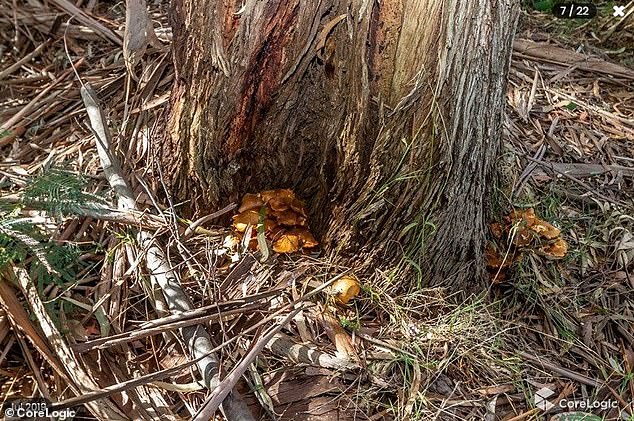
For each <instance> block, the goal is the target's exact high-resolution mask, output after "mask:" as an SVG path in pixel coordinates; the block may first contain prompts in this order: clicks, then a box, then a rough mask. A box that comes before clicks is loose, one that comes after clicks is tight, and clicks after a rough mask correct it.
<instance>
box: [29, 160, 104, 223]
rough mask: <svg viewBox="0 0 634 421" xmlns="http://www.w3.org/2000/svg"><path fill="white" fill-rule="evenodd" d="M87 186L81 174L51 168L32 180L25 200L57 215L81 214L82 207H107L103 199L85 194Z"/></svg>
mask: <svg viewBox="0 0 634 421" xmlns="http://www.w3.org/2000/svg"><path fill="white" fill-rule="evenodd" d="M87 185H88V182H87V180H86V178H85V177H84V176H82V175H80V174H76V173H72V172H70V171H66V170H62V169H58V168H51V169H48V170H46V171H45V172H43V173H42V174H41V175H39V176H37V177H36V178H34V179H33V180H31V182H30V183H29V184H28V185H27V186H26V189H25V192H24V196H23V200H24V203H25V204H28V205H36V206H37V207H39V208H42V209H44V210H46V211H48V212H50V213H52V214H55V215H67V214H73V213H80V206H83V207H86V206H91V205H94V206H95V207H97V206H103V205H107V202H106V201H105V200H104V199H103V198H101V197H99V196H97V195H95V194H91V193H87V192H85V191H84V190H85V189H86V186H87Z"/></svg>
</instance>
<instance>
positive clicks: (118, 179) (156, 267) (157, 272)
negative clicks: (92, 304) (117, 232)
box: [81, 85, 254, 420]
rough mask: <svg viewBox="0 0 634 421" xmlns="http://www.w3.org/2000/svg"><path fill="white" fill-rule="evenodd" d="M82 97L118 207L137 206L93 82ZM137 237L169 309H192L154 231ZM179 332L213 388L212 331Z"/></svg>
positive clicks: (237, 404) (231, 408)
mask: <svg viewBox="0 0 634 421" xmlns="http://www.w3.org/2000/svg"><path fill="white" fill-rule="evenodd" d="M81 97H82V99H83V101H84V105H85V107H86V112H87V113H88V117H89V119H90V126H91V127H92V129H93V131H94V135H95V143H96V146H97V153H98V154H99V159H100V161H101V164H102V167H103V171H104V174H105V176H106V179H107V180H108V182H109V183H110V186H111V187H112V189H113V190H114V191H115V193H116V194H117V198H118V203H119V207H120V208H123V209H133V210H138V209H137V207H136V202H135V200H134V196H133V193H132V190H131V189H130V187H129V186H128V184H127V182H126V181H125V179H124V178H123V176H122V171H121V168H120V167H119V163H118V162H117V160H116V158H115V157H114V156H113V155H112V154H111V152H110V145H111V137H110V133H109V131H108V129H107V126H106V123H105V121H106V119H105V116H104V114H103V110H102V109H101V108H100V106H99V103H98V100H97V94H96V92H95V91H94V90H93V89H92V87H91V86H90V85H84V86H82V88H81ZM137 241H138V242H139V244H140V245H141V248H142V249H143V250H147V252H146V255H145V260H146V265H147V269H148V272H149V274H150V281H151V284H152V287H153V288H157V287H158V288H160V290H161V291H162V292H163V295H164V296H165V301H166V302H167V304H168V308H169V311H170V312H171V313H179V312H184V311H188V310H191V309H192V304H191V302H190V300H189V297H188V296H187V295H186V294H185V293H184V292H183V289H182V288H181V285H180V282H179V281H178V277H177V276H176V274H175V273H174V271H173V270H172V268H171V267H170V266H169V264H168V263H167V259H166V258H165V254H164V253H163V250H161V248H160V247H158V246H157V245H156V243H155V242H154V241H153V237H152V235H151V234H150V233H148V232H146V231H143V230H140V231H139V232H138V234H137ZM180 333H181V336H182V337H183V339H184V342H185V345H186V346H187V348H188V350H189V352H190V354H191V356H192V357H193V358H194V359H196V360H197V363H196V366H197V368H198V371H199V372H200V373H201V375H202V377H203V383H204V385H205V387H207V389H209V390H210V391H213V390H214V389H215V388H216V387H217V386H218V384H219V379H218V376H219V374H218V366H219V361H218V357H217V356H216V355H215V354H214V353H213V352H212V350H213V345H212V343H211V338H210V336H209V334H208V333H207V332H206V330H205V329H204V327H203V326H200V325H198V326H187V327H183V328H181V329H180ZM198 358H201V359H200V360H199V359H198ZM227 399H228V401H227V402H225V403H223V410H224V412H225V415H226V417H227V418H228V419H229V420H250V419H254V418H253V416H252V415H251V414H250V412H249V410H248V408H247V407H246V404H244V403H243V402H242V398H241V397H240V395H239V394H238V393H237V392H234V393H232V394H230V395H228V396H227Z"/></svg>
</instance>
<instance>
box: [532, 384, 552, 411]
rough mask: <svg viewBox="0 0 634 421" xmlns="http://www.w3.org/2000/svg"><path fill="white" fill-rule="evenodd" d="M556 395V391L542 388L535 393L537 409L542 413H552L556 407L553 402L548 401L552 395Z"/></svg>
mask: <svg viewBox="0 0 634 421" xmlns="http://www.w3.org/2000/svg"><path fill="white" fill-rule="evenodd" d="M554 394H555V391H553V390H551V389H549V388H547V387H542V388H541V389H539V390H538V391H537V392H535V408H539V409H541V410H542V411H550V410H551V409H552V408H554V407H555V405H553V404H552V403H551V402H549V401H547V399H548V398H550V397H551V396H552V395H554Z"/></svg>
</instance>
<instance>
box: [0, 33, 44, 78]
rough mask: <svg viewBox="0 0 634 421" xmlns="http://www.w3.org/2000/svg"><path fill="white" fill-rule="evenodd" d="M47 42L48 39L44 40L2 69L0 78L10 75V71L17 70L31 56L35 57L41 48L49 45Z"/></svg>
mask: <svg viewBox="0 0 634 421" xmlns="http://www.w3.org/2000/svg"><path fill="white" fill-rule="evenodd" d="M49 43H50V41H46V42H44V43H43V44H40V45H38V47H37V48H36V49H35V50H33V51H31V52H30V53H28V54H27V55H25V56H24V57H22V58H21V59H20V60H18V61H16V62H15V63H13V64H12V65H11V66H9V68H7V69H4V70H3V71H1V72H0V80H2V79H4V78H6V77H8V76H9V75H11V73H13V72H15V71H16V70H18V69H19V68H20V67H21V66H22V65H23V64H24V63H27V62H28V61H29V60H31V59H32V58H33V57H37V56H38V55H39V54H40V53H41V52H42V50H43V49H44V48H45V47H47V46H48V45H49Z"/></svg>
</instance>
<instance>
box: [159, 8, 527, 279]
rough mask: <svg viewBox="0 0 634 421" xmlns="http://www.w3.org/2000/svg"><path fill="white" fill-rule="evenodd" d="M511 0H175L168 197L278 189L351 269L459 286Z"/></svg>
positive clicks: (490, 133) (482, 190)
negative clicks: (392, 270)
mask: <svg viewBox="0 0 634 421" xmlns="http://www.w3.org/2000/svg"><path fill="white" fill-rule="evenodd" d="M516 3H517V2H516V1H514V0H480V1H461V0H381V1H380V2H378V1H376V2H375V1H369V0H346V1H344V0H314V1H300V0H268V1H256V0H244V1H231V0H225V1H217V0H201V1H194V0H175V1H174V10H173V14H172V16H173V28H174V60H175V67H176V82H175V86H174V89H173V91H172V97H171V112H170V119H169V122H168V131H167V135H166V138H167V139H166V140H165V141H162V142H161V143H160V144H157V145H155V146H156V149H157V150H158V156H159V162H160V164H161V165H162V167H163V172H164V174H168V180H167V181H168V186H169V187H170V188H171V193H172V194H173V195H174V196H175V197H176V198H177V199H179V200H181V201H183V200H184V201H189V202H188V203H189V205H188V207H190V209H192V210H193V211H196V212H203V211H209V210H212V209H217V208H218V207H219V206H222V205H223V204H225V203H227V202H229V201H231V200H234V201H235V200H238V199H239V197H240V196H241V195H242V194H244V193H247V192H256V191H260V190H264V189H272V188H279V187H288V188H292V189H294V190H295V192H296V193H297V194H298V195H299V196H300V197H302V198H304V199H306V200H307V201H308V204H309V206H308V207H309V209H310V212H311V215H310V219H309V221H310V223H311V227H312V229H313V231H315V232H316V233H317V235H318V237H319V238H320V240H321V244H322V248H323V249H324V250H325V252H326V253H333V255H334V254H335V253H336V255H337V256H339V258H343V259H345V258H349V259H354V261H355V265H356V267H357V269H358V270H360V271H361V270H363V269H367V270H369V269H372V268H374V267H377V266H380V267H383V268H385V267H395V266H398V267H400V268H401V269H402V270H411V271H412V272H411V273H412V274H418V281H419V282H420V284H423V283H424V284H427V285H451V286H454V287H461V288H464V287H468V286H473V285H475V283H474V281H477V280H478V279H482V277H481V275H482V274H483V273H484V271H483V263H482V260H483V259H482V253H483V240H484V232H485V223H484V209H485V204H486V199H487V196H488V192H489V190H490V183H491V181H492V174H493V166H494V162H495V159H496V155H497V151H498V148H499V144H500V136H501V121H502V118H501V117H502V115H503V109H504V99H505V98H504V94H505V84H506V75H507V71H508V66H509V61H510V51H511V43H512V37H513V33H514V29H515V21H516V16H517V13H516V9H517V5H516ZM410 279H414V278H412V277H410ZM476 283H477V282H476Z"/></svg>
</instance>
